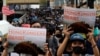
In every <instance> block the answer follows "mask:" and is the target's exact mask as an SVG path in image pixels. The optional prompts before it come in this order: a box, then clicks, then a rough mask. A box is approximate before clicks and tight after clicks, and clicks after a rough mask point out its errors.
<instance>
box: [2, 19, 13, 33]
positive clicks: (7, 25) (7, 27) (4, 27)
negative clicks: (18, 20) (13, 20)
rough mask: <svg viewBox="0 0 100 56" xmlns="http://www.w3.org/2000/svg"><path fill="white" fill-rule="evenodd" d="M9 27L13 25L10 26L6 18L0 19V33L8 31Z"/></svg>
mask: <svg viewBox="0 0 100 56" xmlns="http://www.w3.org/2000/svg"><path fill="white" fill-rule="evenodd" d="M9 27H14V26H12V25H11V24H10V23H9V22H7V21H6V20H1V21H0V32H1V34H2V35H5V34H7V33H8V30H9Z"/></svg>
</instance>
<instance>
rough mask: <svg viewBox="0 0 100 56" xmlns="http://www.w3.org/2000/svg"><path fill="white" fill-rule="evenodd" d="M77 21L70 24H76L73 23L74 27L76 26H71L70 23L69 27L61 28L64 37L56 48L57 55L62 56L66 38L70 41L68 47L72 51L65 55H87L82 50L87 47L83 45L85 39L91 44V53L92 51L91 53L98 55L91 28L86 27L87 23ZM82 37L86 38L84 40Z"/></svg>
mask: <svg viewBox="0 0 100 56" xmlns="http://www.w3.org/2000/svg"><path fill="white" fill-rule="evenodd" d="M77 23H78V24H77ZM77 23H73V24H72V25H74V24H76V25H74V27H76V28H73V26H72V25H71V26H69V28H67V29H64V30H63V33H64V34H65V39H64V40H63V42H62V44H61V45H60V46H59V48H58V51H57V56H62V54H63V52H64V49H65V46H66V44H67V42H68V40H70V41H71V47H70V48H71V52H72V53H71V54H67V55H72V56H76V55H77V56H80V55H88V56H89V54H87V53H85V52H84V51H86V50H85V49H87V48H86V46H85V44H86V43H85V41H88V42H89V43H91V45H92V49H93V53H94V54H93V55H94V56H99V50H98V47H97V45H96V42H95V40H94V36H93V34H92V33H93V32H92V31H93V29H91V28H89V27H87V26H88V25H87V24H85V23H82V22H77ZM79 23H80V24H79ZM79 25H80V26H79ZM82 25H85V26H86V27H83V26H82ZM82 27H83V28H82ZM88 28H89V29H88ZM76 29H77V31H76ZM83 30H84V31H83ZM84 36H85V37H84ZM84 38H86V40H85V39H84ZM63 56H65V55H63Z"/></svg>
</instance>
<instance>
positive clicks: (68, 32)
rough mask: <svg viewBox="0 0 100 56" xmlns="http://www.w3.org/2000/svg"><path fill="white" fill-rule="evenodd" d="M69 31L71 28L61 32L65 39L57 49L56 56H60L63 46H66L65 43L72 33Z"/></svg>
mask: <svg viewBox="0 0 100 56" xmlns="http://www.w3.org/2000/svg"><path fill="white" fill-rule="evenodd" d="M70 29H71V28H68V29H64V30H63V33H64V34H65V39H64V41H63V42H62V43H61V45H60V46H59V48H58V51H57V56H62V54H63V52H64V49H65V46H66V44H67V42H68V40H69V36H70V34H71V33H72V32H73V31H69V30H70Z"/></svg>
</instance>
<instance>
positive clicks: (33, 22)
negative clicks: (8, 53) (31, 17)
mask: <svg viewBox="0 0 100 56" xmlns="http://www.w3.org/2000/svg"><path fill="white" fill-rule="evenodd" d="M35 23H39V24H40V25H41V22H40V21H32V22H31V23H30V25H31V26H32V24H35Z"/></svg>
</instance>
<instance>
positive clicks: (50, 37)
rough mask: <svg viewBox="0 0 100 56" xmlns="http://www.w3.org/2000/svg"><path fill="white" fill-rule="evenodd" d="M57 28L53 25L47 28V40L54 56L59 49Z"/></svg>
mask: <svg viewBox="0 0 100 56" xmlns="http://www.w3.org/2000/svg"><path fill="white" fill-rule="evenodd" d="M54 33H55V27H54V26H53V25H52V24H51V25H49V27H47V40H46V42H47V43H48V48H49V49H50V50H51V53H52V56H56V52H57V48H58V40H57V38H56V37H55V35H54Z"/></svg>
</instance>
